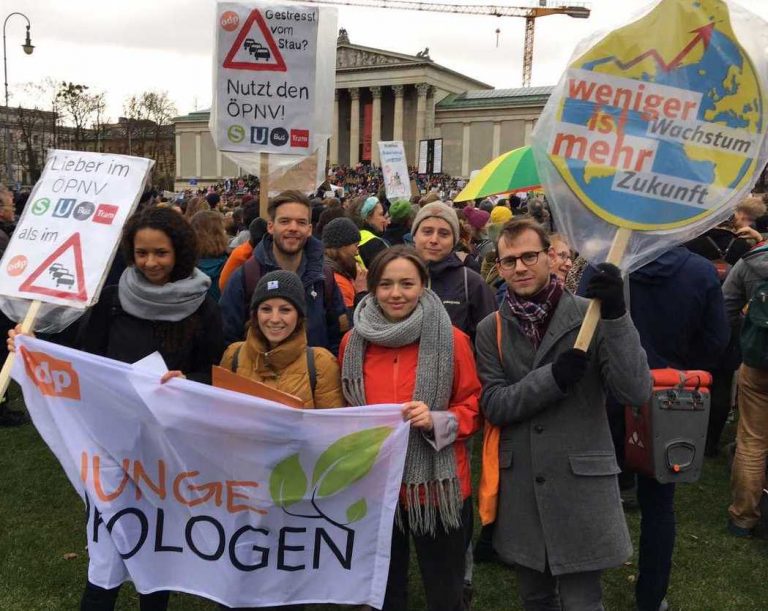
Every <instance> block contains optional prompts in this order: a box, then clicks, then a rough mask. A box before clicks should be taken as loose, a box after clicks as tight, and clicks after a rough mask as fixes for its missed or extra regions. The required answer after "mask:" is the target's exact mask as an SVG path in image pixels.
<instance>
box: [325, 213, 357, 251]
mask: <svg viewBox="0 0 768 611" xmlns="http://www.w3.org/2000/svg"><path fill="white" fill-rule="evenodd" d="M359 241H360V230H359V229H358V228H357V225H355V223H354V222H353V221H352V219H349V218H346V217H343V216H342V217H339V218H336V219H333V220H332V221H331V222H330V223H328V224H327V225H326V226H325V227H324V228H323V246H325V247H326V248H342V247H344V246H349V245H350V244H357V243H358V242H359Z"/></svg>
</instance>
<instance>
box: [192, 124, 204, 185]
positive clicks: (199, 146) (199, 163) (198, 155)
mask: <svg viewBox="0 0 768 611" xmlns="http://www.w3.org/2000/svg"><path fill="white" fill-rule="evenodd" d="M202 176H203V135H202V134H201V133H200V132H198V133H196V134H195V176H194V178H197V179H198V180H199V179H200V178H202Z"/></svg>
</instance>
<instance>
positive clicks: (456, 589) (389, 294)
mask: <svg viewBox="0 0 768 611" xmlns="http://www.w3.org/2000/svg"><path fill="white" fill-rule="evenodd" d="M427 281H428V275H427V270H426V267H425V265H424V263H423V262H422V261H421V259H419V257H418V255H417V254H416V251H415V250H413V249H412V248H410V247H406V246H395V247H393V248H389V249H387V250H385V251H383V252H381V253H380V254H379V255H377V256H376V258H375V259H374V260H373V262H372V263H371V266H370V268H369V270H368V291H369V292H368V295H367V296H366V297H365V298H363V300H362V301H361V302H360V303H359V305H358V306H357V308H356V310H355V315H354V328H353V330H352V331H350V332H349V333H348V334H347V335H346V336H345V337H344V339H343V340H342V344H341V349H340V352H339V361H340V362H341V376H342V390H343V392H344V396H345V398H346V400H347V402H348V403H349V404H350V405H368V404H378V403H400V404H402V406H403V407H402V410H403V418H404V419H406V420H408V421H410V423H411V434H410V438H409V441H408V450H407V455H406V460H405V469H404V472H403V485H402V490H401V493H400V502H399V504H398V508H397V512H396V515H395V527H394V529H393V532H392V553H391V557H390V569H389V579H388V581H387V590H386V595H385V598H384V607H383V611H401V610H402V609H406V608H408V605H407V586H408V555H409V539H410V538H413V542H414V546H415V549H416V556H417V559H418V562H419V566H420V569H421V575H422V580H423V582H424V590H425V594H426V598H427V607H428V609H430V611H461V610H462V609H464V603H463V601H462V591H463V586H464V552H465V549H466V544H467V533H468V532H469V529H471V524H472V503H471V483H470V472H469V460H468V456H467V448H466V440H467V439H468V438H469V437H470V436H471V435H472V434H473V433H474V432H475V431H477V430H478V428H479V425H480V417H479V408H478V399H479V394H480V382H479V380H478V378H477V373H476V370H475V360H474V356H473V353H472V346H471V343H470V341H469V338H468V337H467V336H466V335H465V334H464V333H462V332H461V331H459V330H458V329H456V328H454V327H452V326H451V321H450V318H449V317H448V313H447V312H446V311H445V308H444V307H443V304H442V302H441V301H440V299H439V298H438V297H437V296H436V295H435V294H434V293H433V292H432V291H431V290H430V289H428V288H427Z"/></svg>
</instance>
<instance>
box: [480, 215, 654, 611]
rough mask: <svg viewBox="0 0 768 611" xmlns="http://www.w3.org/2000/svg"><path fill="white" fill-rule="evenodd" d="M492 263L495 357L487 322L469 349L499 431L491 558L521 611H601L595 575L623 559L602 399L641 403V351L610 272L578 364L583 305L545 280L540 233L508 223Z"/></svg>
mask: <svg viewBox="0 0 768 611" xmlns="http://www.w3.org/2000/svg"><path fill="white" fill-rule="evenodd" d="M497 254H498V260H497V265H498V267H499V271H500V273H501V275H502V276H503V277H504V279H505V280H506V282H507V286H508V287H509V288H508V291H507V295H506V297H505V299H504V301H503V303H502V305H501V309H500V316H501V326H502V328H501V351H502V353H503V357H502V358H501V359H500V357H499V350H498V343H497V335H496V333H497V328H496V316H495V315H491V316H488V317H487V318H486V319H485V320H483V321H482V322H481V323H480V325H479V327H478V331H477V345H476V349H477V364H478V373H479V375H480V379H481V381H482V383H483V393H482V397H481V405H482V409H483V412H484V414H485V417H486V418H487V419H488V421H489V422H490V423H492V424H494V425H496V426H498V427H500V428H501V440H500V443H499V469H500V473H499V497H498V498H499V505H498V514H497V520H496V529H495V532H494V538H493V543H494V548H495V550H496V552H497V553H498V555H499V557H500V558H501V560H503V561H504V562H506V563H508V564H513V565H515V567H516V570H517V575H518V588H519V592H520V597H521V599H522V602H523V606H524V608H525V609H526V610H537V611H539V610H541V611H550V610H560V609H567V610H568V611H599V610H602V609H603V605H602V588H601V584H600V576H601V573H602V571H603V569H606V568H609V567H614V566H618V565H620V564H621V563H622V562H623V561H625V560H626V559H627V557H628V556H629V555H630V554H631V552H632V546H631V543H630V540H629V533H628V531H627V526H626V522H625V520H624V515H623V513H622V509H621V503H620V499H619V488H618V483H617V480H616V475H617V474H618V473H619V467H618V465H617V463H616V457H615V454H614V449H613V443H612V441H611V433H610V430H609V428H608V420H607V417H606V412H605V391H606V390H607V391H610V392H611V394H613V396H615V397H616V398H617V399H619V400H620V401H622V402H625V403H627V404H632V405H640V404H642V403H644V402H645V401H646V400H647V399H648V397H649V396H650V392H651V377H650V371H649V370H648V363H647V360H646V356H645V352H644V351H643V349H642V347H641V345H640V338H639V336H638V333H637V331H636V329H635V327H634V326H633V324H632V321H631V319H630V317H629V314H627V312H626V307H625V304H624V293H623V283H622V280H621V275H620V272H619V270H618V269H617V268H616V267H615V266H612V265H609V264H601V265H600V266H598V270H599V271H598V273H597V274H595V276H594V277H593V278H592V280H591V281H590V284H589V286H588V288H587V291H586V294H587V295H588V296H589V297H594V298H598V299H600V301H601V320H600V323H599V324H598V327H597V332H596V335H595V338H594V340H593V341H592V345H591V347H590V349H589V351H588V352H586V353H585V352H583V351H581V350H576V349H574V348H573V345H574V341H575V339H576V336H577V334H578V331H579V327H580V326H581V322H582V319H583V318H584V314H585V312H586V309H587V305H588V301H587V300H585V299H582V298H579V297H576V296H574V295H573V294H571V293H570V292H568V291H567V290H565V289H564V288H563V286H562V284H561V283H560V281H558V280H557V277H556V276H555V275H554V274H552V273H551V270H552V266H553V264H554V260H555V253H554V251H553V249H552V248H551V247H550V244H549V239H548V237H547V234H546V232H545V231H544V229H543V228H542V227H541V226H540V225H538V224H537V223H536V222H534V221H533V220H531V219H526V218H517V219H513V220H512V221H510V222H509V223H507V224H506V225H505V226H504V228H503V229H502V232H501V234H500V236H499V239H498V243H497ZM561 605H562V606H561Z"/></svg>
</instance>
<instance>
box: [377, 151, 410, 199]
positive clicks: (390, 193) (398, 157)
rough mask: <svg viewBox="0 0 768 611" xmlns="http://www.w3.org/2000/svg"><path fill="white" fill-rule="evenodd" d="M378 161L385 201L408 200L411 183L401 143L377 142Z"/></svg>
mask: <svg viewBox="0 0 768 611" xmlns="http://www.w3.org/2000/svg"><path fill="white" fill-rule="evenodd" d="M379 159H380V160H381V173H382V174H383V176H384V191H385V192H386V194H387V199H388V200H389V201H391V202H394V201H396V200H398V199H409V198H410V197H411V183H410V177H409V174H408V164H407V163H406V160H405V147H403V143H402V141H399V140H397V141H391V142H379Z"/></svg>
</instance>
